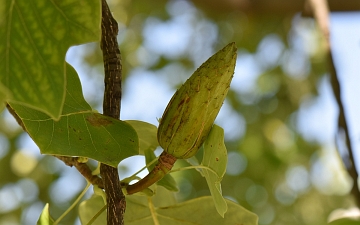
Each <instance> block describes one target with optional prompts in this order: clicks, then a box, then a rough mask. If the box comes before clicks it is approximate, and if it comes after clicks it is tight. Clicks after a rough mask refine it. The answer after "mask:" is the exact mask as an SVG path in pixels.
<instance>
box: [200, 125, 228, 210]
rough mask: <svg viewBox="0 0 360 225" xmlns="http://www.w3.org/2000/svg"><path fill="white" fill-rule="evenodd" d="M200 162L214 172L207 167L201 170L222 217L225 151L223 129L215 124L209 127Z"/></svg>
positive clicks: (223, 207)
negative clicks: (222, 181) (222, 182)
mask: <svg viewBox="0 0 360 225" xmlns="http://www.w3.org/2000/svg"><path fill="white" fill-rule="evenodd" d="M201 164H202V165H203V166H207V167H209V168H210V169H211V170H213V171H214V172H216V174H214V173H213V172H212V171H209V170H207V169H204V170H202V174H203V176H205V178H206V182H207V184H208V186H209V189H210V193H211V195H212V198H213V200H214V203H215V206H216V210H217V211H218V213H219V214H220V215H221V216H222V217H224V214H225V213H226V211H227V205H226V201H225V199H224V198H223V196H222V191H221V183H220V182H221V180H222V178H223V176H224V174H225V171H226V164H227V152H226V146H225V144H224V130H223V129H222V128H221V127H219V126H217V125H215V124H214V126H213V127H212V128H211V131H210V134H209V136H208V137H207V139H206V141H205V143H204V155H203V160H202V162H201Z"/></svg>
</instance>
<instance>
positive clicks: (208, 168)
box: [169, 165, 219, 177]
mask: <svg viewBox="0 0 360 225" xmlns="http://www.w3.org/2000/svg"><path fill="white" fill-rule="evenodd" d="M190 169H206V170H209V171H210V172H212V173H213V174H215V175H216V176H217V177H219V175H218V174H217V173H216V172H215V171H214V170H213V169H211V168H210V167H207V166H202V165H198V166H187V167H181V168H178V169H175V170H172V171H170V172H169V173H174V172H179V171H183V170H190Z"/></svg>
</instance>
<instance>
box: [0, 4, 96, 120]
mask: <svg viewBox="0 0 360 225" xmlns="http://www.w3.org/2000/svg"><path fill="white" fill-rule="evenodd" d="M100 13H101V8H100V1H99V0H96V1H79V0H65V1H47V0H36V1H15V0H0V28H1V29H0V43H1V44H0V71H1V73H0V84H3V85H4V86H5V87H6V88H8V89H9V90H10V91H11V95H9V96H8V97H9V98H10V100H11V101H12V102H16V103H18V104H22V105H26V106H27V107H31V108H33V109H37V110H39V111H42V112H44V113H46V114H47V115H49V116H50V117H52V118H55V119H58V118H59V117H60V115H61V112H62V108H63V104H64V100H65V90H66V89H65V84H66V76H67V75H66V63H65V54H66V51H67V50H68V48H69V47H70V46H73V45H79V44H83V43H87V42H93V41H98V40H99V39H100Z"/></svg>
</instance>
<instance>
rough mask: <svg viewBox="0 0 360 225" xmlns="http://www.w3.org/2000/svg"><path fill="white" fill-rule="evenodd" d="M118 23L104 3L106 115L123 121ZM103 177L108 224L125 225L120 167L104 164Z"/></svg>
mask: <svg viewBox="0 0 360 225" xmlns="http://www.w3.org/2000/svg"><path fill="white" fill-rule="evenodd" d="M117 33H118V24H117V22H116V20H115V19H114V18H113V17H112V15H111V12H110V9H109V6H108V5H107V3H106V0H102V19H101V43H100V46H101V50H102V52H103V60H104V69H105V78H104V82H105V91H104V102H103V111H104V115H106V116H110V117H113V118H116V119H119V118H120V101H121V75H122V74H121V72H122V68H121V56H120V50H119V46H118V43H117V39H116V37H117ZM100 174H101V177H102V178H103V181H104V188H105V192H106V203H107V224H108V225H123V224H124V217H123V215H124V213H125V208H126V201H125V196H124V194H123V193H122V191H121V184H120V180H119V174H118V170H117V168H114V167H111V166H108V165H105V164H101V166H100Z"/></svg>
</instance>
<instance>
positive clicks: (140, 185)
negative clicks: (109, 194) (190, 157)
mask: <svg viewBox="0 0 360 225" xmlns="http://www.w3.org/2000/svg"><path fill="white" fill-rule="evenodd" d="M175 162H176V158H175V157H174V156H172V155H170V154H168V153H166V152H165V151H163V152H162V153H161V155H160V156H159V159H158V163H157V164H156V165H155V167H154V168H153V169H152V170H151V171H150V172H149V174H148V175H146V176H145V177H144V178H143V179H141V180H139V181H138V182H136V183H135V184H131V185H128V186H127V187H126V192H127V194H129V195H131V194H134V193H136V192H139V191H142V190H144V189H145V188H147V187H149V186H151V185H152V184H154V183H156V182H157V181H159V180H161V179H162V178H163V177H164V176H165V175H166V174H167V173H169V171H170V170H171V168H172V167H173V165H174V163H175Z"/></svg>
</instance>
